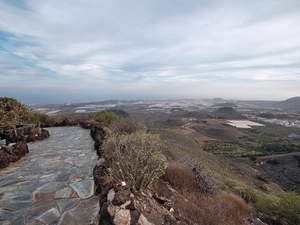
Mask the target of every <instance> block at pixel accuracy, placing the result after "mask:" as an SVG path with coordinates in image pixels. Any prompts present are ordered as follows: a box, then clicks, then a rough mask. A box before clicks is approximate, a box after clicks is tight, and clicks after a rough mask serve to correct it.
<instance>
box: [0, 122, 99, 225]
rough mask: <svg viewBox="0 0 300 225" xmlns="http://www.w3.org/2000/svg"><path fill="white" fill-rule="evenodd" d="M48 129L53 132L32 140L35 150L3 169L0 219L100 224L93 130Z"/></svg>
mask: <svg viewBox="0 0 300 225" xmlns="http://www.w3.org/2000/svg"><path fill="white" fill-rule="evenodd" d="M47 129H48V130H49V132H50V135H51V136H50V138H48V139H45V140H43V141H38V142H34V143H29V144H28V147H29V151H30V153H29V155H27V156H26V157H25V158H24V159H22V160H21V161H20V162H19V163H17V164H15V165H12V166H10V167H9V168H7V169H5V170H2V171H0V224H1V225H8V224H12V225H22V224H30V225H39V224H41V225H42V224H51V225H55V224H57V225H68V224H70V225H71V224H72V225H74V224H80V225H81V224H82V225H84V224H96V223H97V222H96V220H97V213H98V211H99V204H98V197H97V196H94V181H93V167H94V166H95V164H96V161H97V155H96V152H95V151H94V150H93V140H92V139H91V137H90V135H89V130H84V129H82V128H80V127H56V128H47Z"/></svg>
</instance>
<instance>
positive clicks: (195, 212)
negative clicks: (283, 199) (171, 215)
mask: <svg viewBox="0 0 300 225" xmlns="http://www.w3.org/2000/svg"><path fill="white" fill-rule="evenodd" d="M186 198H187V199H188V202H186V201H184V200H180V199H179V200H178V201H177V202H176V208H175V210H176V212H179V213H180V220H181V222H182V224H195V223H196V224H201V225H219V224H222V225H243V224H247V223H246V220H245V219H246V218H247V216H248V215H249V213H250V211H251V209H250V207H249V206H248V205H247V204H246V203H245V202H244V201H243V199H241V198H240V197H238V196H236V195H234V194H232V193H228V192H225V193H222V194H221V195H217V196H215V197H209V196H203V195H199V194H196V193H189V195H186Z"/></svg>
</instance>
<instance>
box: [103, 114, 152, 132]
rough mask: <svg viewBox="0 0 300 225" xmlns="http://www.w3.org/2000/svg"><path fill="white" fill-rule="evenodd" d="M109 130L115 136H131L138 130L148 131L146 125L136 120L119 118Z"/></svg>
mask: <svg viewBox="0 0 300 225" xmlns="http://www.w3.org/2000/svg"><path fill="white" fill-rule="evenodd" d="M109 129H110V130H111V132H113V133H115V134H131V133H133V132H135V131H138V130H144V131H147V130H148V129H147V127H146V125H145V124H143V123H142V122H141V121H139V120H138V119H135V118H119V119H118V120H115V121H114V122H113V123H112V124H111V125H110V126H109Z"/></svg>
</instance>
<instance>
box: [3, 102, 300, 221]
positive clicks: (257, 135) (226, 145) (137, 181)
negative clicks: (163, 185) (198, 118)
mask: <svg viewBox="0 0 300 225" xmlns="http://www.w3.org/2000/svg"><path fill="white" fill-rule="evenodd" d="M1 101H2V104H1V108H0V119H1V122H0V125H1V126H0V129H2V130H3V129H8V128H14V126H15V125H16V124H17V123H18V122H22V123H41V124H55V123H58V122H59V121H60V122H61V121H62V119H61V118H57V117H50V116H48V115H45V114H43V113H38V112H31V111H30V110H28V109H27V108H26V107H25V106H23V105H22V104H20V103H19V102H18V101H16V100H14V99H8V98H1ZM12 109H14V110H12ZM89 118H90V119H91V120H94V121H95V122H96V123H98V124H100V125H101V126H102V127H106V131H107V136H106V141H105V142H104V143H103V145H102V147H101V151H102V153H103V157H104V158H105V159H106V161H107V163H108V167H109V168H110V169H109V170H108V171H107V172H108V173H109V174H110V175H111V176H114V177H116V178H118V179H120V180H125V181H126V182H127V183H128V184H129V185H130V186H131V188H132V190H133V191H143V190H145V189H147V188H150V189H151V183H152V182H153V181H154V180H155V179H161V180H163V181H165V182H168V183H169V184H170V185H171V186H172V188H174V189H175V190H176V191H177V192H178V193H180V194H181V195H182V196H183V197H184V198H181V200H180V199H177V200H176V201H177V202H176V203H175V205H176V207H175V208H174V209H175V210H176V211H178V212H180V214H181V215H182V218H184V223H183V224H224V225H227V224H230V225H234V224H236V225H241V224H246V219H247V218H248V217H250V216H251V215H254V216H258V217H260V218H261V219H262V220H263V221H265V222H266V223H267V224H282V225H294V224H300V217H299V215H300V196H299V195H298V194H297V193H295V192H289V191H287V192H285V191H284V190H283V189H282V188H281V187H280V186H278V185H276V184H274V183H272V182H270V181H266V183H267V184H268V185H269V186H271V191H265V190H263V189H262V188H261V186H259V185H257V182H256V180H257V177H256V171H255V170H254V169H253V168H252V167H250V166H249V165H247V164H242V163H240V164H239V163H234V161H231V159H228V158H226V157H224V155H227V156H231V157H233V156H247V157H250V158H251V157H252V158H251V159H252V160H254V161H255V160H256V157H259V156H262V155H272V154H279V153H280V154H282V153H290V152H299V151H300V149H299V146H298V145H295V144H293V143H292V142H291V141H289V140H288V139H283V138H282V137H280V136H276V135H270V134H266V133H263V132H259V131H257V130H255V129H249V130H247V131H245V130H242V132H244V133H245V134H246V137H243V138H242V139H239V140H237V141H233V140H230V141H221V140H217V139H215V140H209V141H207V140H206V141H203V142H201V141H197V140H196V139H195V138H194V137H193V136H186V135H183V134H181V133H179V132H177V131H176V129H174V128H172V129H168V128H164V129H162V128H151V127H149V126H146V125H145V124H144V123H143V122H141V121H140V120H137V119H134V118H130V117H129V118H120V117H118V116H117V115H115V114H114V113H113V112H108V111H104V112H100V113H95V114H91V115H90V116H89ZM7 120H8V121H10V123H7V122H6V121H7ZM223 127H227V126H223ZM228 129H231V130H232V128H230V127H228Z"/></svg>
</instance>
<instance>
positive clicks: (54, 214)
mask: <svg viewBox="0 0 300 225" xmlns="http://www.w3.org/2000/svg"><path fill="white" fill-rule="evenodd" d="M59 217H60V212H59V211H58V210H57V209H56V208H52V209H49V210H48V211H47V212H45V213H43V214H42V215H41V216H39V217H38V218H37V220H39V221H41V222H43V223H45V224H50V223H51V222H53V221H54V220H56V219H57V218H59Z"/></svg>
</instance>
